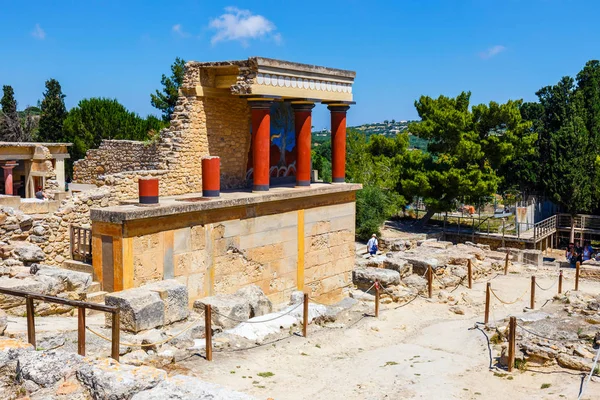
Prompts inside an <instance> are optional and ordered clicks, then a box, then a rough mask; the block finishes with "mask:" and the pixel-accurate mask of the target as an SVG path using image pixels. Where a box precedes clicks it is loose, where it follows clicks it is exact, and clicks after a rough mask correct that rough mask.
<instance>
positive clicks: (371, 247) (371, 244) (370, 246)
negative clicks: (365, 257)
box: [367, 234, 379, 256]
mask: <svg viewBox="0 0 600 400" xmlns="http://www.w3.org/2000/svg"><path fill="white" fill-rule="evenodd" d="M378 249H379V242H377V235H376V234H373V236H371V239H369V241H368V242H367V252H368V253H369V254H370V255H372V256H374V255H375V254H377V250H378Z"/></svg>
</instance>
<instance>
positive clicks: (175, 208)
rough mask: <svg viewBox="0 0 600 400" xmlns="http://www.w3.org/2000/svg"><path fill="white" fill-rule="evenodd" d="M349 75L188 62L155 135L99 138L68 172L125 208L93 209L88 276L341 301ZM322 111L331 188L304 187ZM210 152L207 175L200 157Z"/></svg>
mask: <svg viewBox="0 0 600 400" xmlns="http://www.w3.org/2000/svg"><path fill="white" fill-rule="evenodd" d="M354 77H355V73H354V72H352V71H346V70H340V69H333V68H325V67H319V66H314V65H306V64H298V63H293V62H287V61H279V60H272V59H267V58H259V57H256V58H249V59H247V60H242V61H228V62H210V63H200V62H188V63H187V64H186V69H185V78H184V82H183V85H182V87H181V89H180V95H179V99H178V102H177V106H176V107H175V111H174V113H173V115H172V119H171V124H170V127H169V128H168V129H166V130H164V131H163V132H161V134H160V137H159V138H158V140H156V141H155V142H153V143H141V142H130V141H105V142H104V143H103V144H102V145H101V147H100V148H98V149H95V150H90V151H89V152H88V154H87V156H86V158H85V159H83V160H80V161H78V162H76V163H75V167H74V180H75V181H76V182H78V183H93V184H96V185H99V186H100V185H108V186H111V187H113V190H114V191H115V195H116V196H118V197H119V199H120V200H122V201H121V205H118V206H114V207H106V208H97V209H94V208H92V210H91V219H92V248H93V268H94V274H95V275H96V280H98V281H100V282H101V283H102V285H103V287H104V290H107V291H117V290H122V289H126V288H131V287H136V286H139V285H142V284H144V283H147V282H150V281H155V280H161V279H171V278H172V279H176V280H178V281H180V282H182V283H184V284H186V285H187V286H188V289H189V293H190V299H191V300H194V299H196V298H200V297H203V296H208V295H213V294H219V293H232V292H235V291H236V290H237V289H239V288H240V287H242V286H245V285H248V284H256V285H258V286H260V287H261V289H262V290H263V291H264V292H265V293H266V294H267V295H268V296H269V297H270V298H271V300H272V301H274V302H283V301H286V300H287V298H288V297H289V294H290V293H291V292H292V291H294V290H304V291H308V292H309V293H310V294H311V295H312V296H314V297H315V298H317V299H320V300H321V301H335V300H338V299H339V297H340V296H341V295H342V291H343V288H345V287H347V286H348V285H349V284H350V283H351V282H352V276H351V273H352V272H351V271H352V269H353V263H354V253H355V248H354V223H355V193H356V191H357V190H359V189H360V188H361V187H360V185H356V184H351V183H345V157H346V113H347V111H348V109H349V107H350V106H351V105H352V104H354V103H353V95H352V85H353V82H354ZM319 103H320V104H323V105H325V106H326V107H327V108H328V109H329V110H330V112H331V135H332V153H333V154H332V170H333V182H334V183H332V184H326V183H315V182H311V159H310V153H311V113H312V109H313V107H315V105H316V104H319ZM207 156H210V157H209V158H207ZM215 157H218V158H219V160H217V164H216V165H217V173H216V177H215V176H210V174H211V173H214V167H211V168H212V169H211V172H207V170H205V171H204V172H203V165H204V166H205V167H206V166H207V165H209V163H208V162H206V163H205V162H201V161H207V160H209V159H210V160H214V159H215ZM213 164H214V163H213ZM219 167H220V168H219ZM207 168H208V167H207ZM203 175H204V176H203ZM140 179H142V181H146V180H152V179H157V180H158V192H159V193H160V198H159V200H158V203H156V204H149V205H148V204H139V203H138V202H137V201H135V200H132V199H135V198H137V197H138V185H137V183H138V180H140ZM203 185H204V187H203ZM151 186H152V185H149V186H148V185H144V187H150V188H151ZM208 186H210V187H208ZM141 187H142V185H140V188H141ZM203 189H204V196H203V195H202V191H203ZM144 190H146V189H144ZM219 190H220V196H218V195H219ZM150 191H152V189H150ZM139 194H140V196H142V197H143V198H144V199H151V200H152V199H154V197H155V196H154V195H153V194H152V193H150V194H148V193H146V192H144V193H141V192H140V193H139ZM156 194H158V193H156ZM212 196H218V197H212ZM142 197H140V198H142ZM150 203H153V201H150Z"/></svg>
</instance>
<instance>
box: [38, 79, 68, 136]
mask: <svg viewBox="0 0 600 400" xmlns="http://www.w3.org/2000/svg"><path fill="white" fill-rule="evenodd" d="M41 109H42V116H41V117H40V131H39V138H40V140H42V141H44V142H64V141H66V138H65V135H64V134H63V123H64V121H65V119H66V118H67V108H66V107H65V95H64V94H63V93H62V89H61V87H60V83H58V81H57V80H56V79H49V80H47V81H46V92H44V99H43V100H42V106H41Z"/></svg>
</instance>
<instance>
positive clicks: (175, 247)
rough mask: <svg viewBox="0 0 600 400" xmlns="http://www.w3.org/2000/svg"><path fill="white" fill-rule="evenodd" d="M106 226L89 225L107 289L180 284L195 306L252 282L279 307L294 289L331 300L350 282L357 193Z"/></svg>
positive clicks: (96, 265)
mask: <svg viewBox="0 0 600 400" xmlns="http://www.w3.org/2000/svg"><path fill="white" fill-rule="evenodd" d="M113 210H114V211H115V212H117V211H118V210H119V208H112V209H111V210H110V212H111V213H112V212H113ZM109 220H110V219H108V220H105V221H107V222H100V221H94V222H93V224H92V238H93V239H92V240H93V243H92V247H93V252H94V259H93V264H94V271H95V274H96V276H99V277H100V279H99V280H100V281H102V282H103V285H104V290H108V291H117V290H122V289H127V288H131V287H138V286H141V285H144V284H146V283H149V282H154V281H160V280H163V279H175V280H177V281H179V282H180V283H182V284H185V285H186V286H187V287H188V290H189V296H190V301H194V300H195V299H198V298H202V297H205V296H210V295H214V294H219V293H233V292H235V291H237V290H238V289H240V288H241V287H244V286H247V285H249V284H255V285H258V286H259V287H260V288H261V289H262V290H263V291H264V292H265V293H266V294H267V296H268V297H269V298H270V299H271V300H272V301H273V302H276V303H282V302H286V301H288V300H289V295H290V294H291V293H292V292H293V291H295V290H305V291H307V292H309V293H310V294H311V296H313V297H314V298H316V299H317V300H318V301H323V302H334V301H338V300H339V299H340V298H341V297H342V295H343V290H344V288H346V287H348V285H350V284H351V282H352V276H351V274H352V269H353V266H354V253H355V251H354V224H355V203H354V194H353V193H345V194H331V195H325V196H323V195H321V196H315V197H307V198H302V199H289V200H279V201H275V202H270V203H258V204H257V205H256V206H254V207H247V206H230V207H223V208H215V209H210V210H203V211H190V212H188V213H184V214H173V215H168V216H161V217H156V218H152V217H150V218H149V217H142V218H139V219H127V220H124V221H123V222H121V223H118V222H108V221H109Z"/></svg>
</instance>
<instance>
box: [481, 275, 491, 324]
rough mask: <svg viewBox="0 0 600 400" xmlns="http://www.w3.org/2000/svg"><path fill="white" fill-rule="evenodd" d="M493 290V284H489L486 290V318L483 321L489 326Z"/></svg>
mask: <svg viewBox="0 0 600 400" xmlns="http://www.w3.org/2000/svg"><path fill="white" fill-rule="evenodd" d="M491 290H492V284H491V283H490V282H488V284H487V286H486V288H485V318H484V320H483V323H484V324H486V325H487V324H488V322H489V321H490V291H491Z"/></svg>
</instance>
